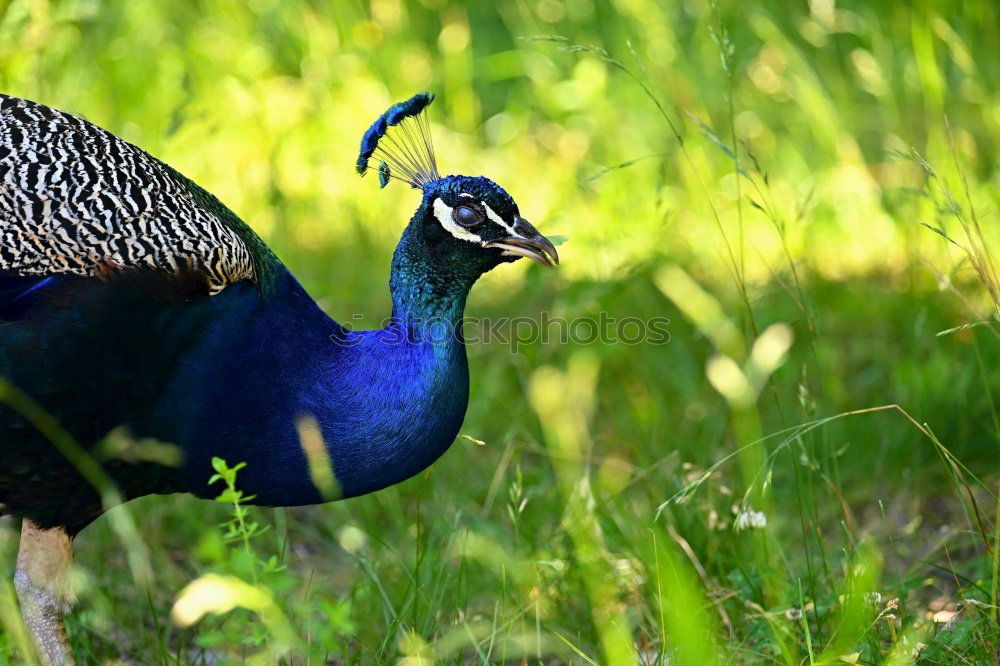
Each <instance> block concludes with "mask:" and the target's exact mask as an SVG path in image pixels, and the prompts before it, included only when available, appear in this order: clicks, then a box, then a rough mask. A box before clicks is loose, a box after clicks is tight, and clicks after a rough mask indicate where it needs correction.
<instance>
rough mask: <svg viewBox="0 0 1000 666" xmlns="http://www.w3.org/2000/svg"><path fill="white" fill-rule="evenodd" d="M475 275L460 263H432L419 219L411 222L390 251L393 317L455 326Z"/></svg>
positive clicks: (411, 322) (412, 322) (417, 323)
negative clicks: (421, 233) (391, 251)
mask: <svg viewBox="0 0 1000 666" xmlns="http://www.w3.org/2000/svg"><path fill="white" fill-rule="evenodd" d="M478 277H479V275H478V273H476V274H473V271H471V270H470V269H467V268H465V267H463V266H448V265H441V264H440V263H435V262H434V261H433V260H432V258H431V257H430V256H428V250H427V249H426V246H425V245H424V244H423V243H422V242H421V239H420V226H419V223H416V224H410V225H408V226H407V227H406V230H405V231H404V232H403V236H402V238H400V239H399V244H398V245H397V246H396V251H395V253H393V255H392V274H391V275H390V277H389V290H390V292H392V316H393V319H396V320H399V321H401V322H406V323H407V324H409V325H410V326H415V327H418V328H420V327H423V326H427V325H428V324H440V323H442V322H445V323H448V324H451V325H453V326H455V327H456V328H457V327H458V326H459V325H460V323H461V320H462V315H463V314H464V312H465V300H466V298H467V297H468V295H469V290H470V289H472V285H473V284H474V283H475V281H476V279H477V278H478Z"/></svg>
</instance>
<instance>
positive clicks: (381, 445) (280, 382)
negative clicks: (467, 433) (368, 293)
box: [150, 228, 474, 505]
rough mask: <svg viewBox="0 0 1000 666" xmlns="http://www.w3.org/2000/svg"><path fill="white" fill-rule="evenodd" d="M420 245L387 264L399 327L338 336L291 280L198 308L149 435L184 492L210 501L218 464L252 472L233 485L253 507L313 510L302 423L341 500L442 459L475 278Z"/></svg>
mask: <svg viewBox="0 0 1000 666" xmlns="http://www.w3.org/2000/svg"><path fill="white" fill-rule="evenodd" d="M417 233H418V232H416V231H412V230H411V229H410V228H408V229H407V231H406V232H405V233H404V234H403V238H402V239H401V241H400V244H399V247H398V248H397V250H396V253H395V255H394V258H393V267H392V276H391V279H390V289H391V291H392V299H393V315H394V319H393V321H392V322H391V323H390V324H389V326H387V327H386V328H385V329H382V330H377V331H364V332H354V333H349V332H346V331H345V330H344V329H343V328H341V327H340V325H339V324H337V323H336V322H334V321H333V320H332V319H330V318H329V317H328V316H327V315H326V314H324V313H323V312H322V311H321V310H320V309H319V307H318V306H317V305H316V304H315V302H314V301H313V300H312V299H311V298H310V297H309V296H308V294H306V292H305V291H304V290H303V289H302V287H301V286H300V285H299V284H298V282H297V281H296V280H295V279H294V278H293V277H292V276H291V274H289V273H288V272H287V271H283V273H282V274H281V275H279V276H277V278H276V280H275V289H274V292H273V294H272V295H271V296H270V297H269V298H267V299H263V298H261V297H260V295H259V293H258V292H257V290H256V289H254V288H253V286H252V285H249V284H238V285H233V286H230V287H228V288H227V289H226V290H224V291H223V292H222V293H221V294H219V295H217V296H213V297H212V298H211V299H207V300H208V301H209V305H206V306H205V307H207V308H211V309H212V312H211V313H209V317H210V319H211V323H210V324H209V326H208V328H207V329H206V332H205V335H204V336H203V342H202V343H201V344H200V345H199V346H198V348H197V349H195V350H194V351H193V352H192V353H191V354H190V355H189V356H188V358H187V362H186V363H185V364H184V366H183V367H182V369H181V371H180V372H179V373H178V375H177V377H176V378H175V381H174V382H173V383H172V388H171V391H170V393H169V394H168V395H167V396H166V399H165V400H164V401H163V404H164V408H163V409H162V411H161V413H160V414H159V415H158V418H157V419H156V424H155V427H151V428H150V430H151V432H150V434H152V435H154V436H157V437H159V438H161V439H163V440H165V441H174V442H177V443H178V444H179V445H180V446H181V448H182V449H183V450H185V452H186V454H187V459H186V460H185V465H184V469H183V470H182V472H181V474H182V477H183V483H184V485H186V486H188V487H187V488H186V489H187V490H189V491H191V492H195V493H196V494H203V495H208V496H214V494H217V492H218V489H216V488H207V487H206V486H205V485H204V484H205V481H206V480H207V478H208V477H209V476H210V475H211V468H210V458H211V456H212V455H217V456H220V457H223V458H225V459H226V460H227V462H229V463H231V464H235V463H238V462H247V463H248V466H247V468H246V469H245V470H244V471H243V472H241V473H240V480H239V485H240V487H241V488H242V489H243V490H244V491H245V492H247V493H252V494H255V495H257V499H256V501H257V502H258V503H261V504H271V505H294V504H311V503H315V502H319V501H321V498H320V496H319V494H318V492H317V490H316V488H315V487H314V486H313V484H312V482H311V479H310V475H309V470H308V465H307V463H306V458H305V455H304V454H303V451H302V447H301V444H300V441H299V437H298V433H297V431H296V428H295V424H296V421H297V420H298V419H299V418H300V417H302V416H303V415H309V416H312V417H314V418H315V419H316V421H318V423H319V424H320V427H321V431H322V435H323V440H324V442H325V444H326V448H327V452H328V454H329V457H330V461H331V462H332V465H333V471H334V475H335V477H336V480H337V482H338V484H339V486H340V487H341V489H342V491H343V495H344V496H354V495H361V494H365V493H368V492H372V491H374V490H378V489H380V488H384V487H386V486H389V485H392V484H394V483H398V482H400V481H402V480H404V479H406V478H409V477H411V476H413V475H414V474H416V473H418V472H420V471H421V470H423V469H424V468H426V467H427V466H428V465H430V463H432V462H433V461H434V460H435V459H437V458H438V457H439V456H440V455H441V454H442V453H444V451H445V450H446V449H447V448H448V446H450V445H451V443H452V441H454V438H455V437H456V436H457V434H458V430H459V428H460V427H461V424H462V420H463V419H464V416H465V410H466V407H467V404H468V390H469V377H468V363H467V360H466V355H465V347H464V343H463V342H462V339H461V333H460V326H461V324H460V322H461V318H462V315H463V311H464V306H465V300H466V296H467V295H468V292H469V289H470V287H471V286H472V283H473V282H474V279H472V280H470V279H468V276H464V275H462V272H461V271H449V272H447V273H448V274H446V275H440V274H438V273H436V272H435V271H432V270H430V269H429V267H430V265H431V263H430V261H429V258H428V257H427V256H425V255H424V253H423V250H422V246H421V244H420V242H419V238H418V237H417V236H416V234H417ZM442 332H445V333H449V332H452V333H454V334H445V335H442ZM192 387H194V388H192Z"/></svg>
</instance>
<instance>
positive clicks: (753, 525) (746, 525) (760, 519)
mask: <svg viewBox="0 0 1000 666" xmlns="http://www.w3.org/2000/svg"><path fill="white" fill-rule="evenodd" d="M765 527H767V516H765V515H764V514H763V513H762V512H760V511H754V510H753V509H751V508H747V509H746V510H745V511H740V512H739V514H738V515H737V516H736V529H737V530H746V529H751V530H760V529H764V528H765Z"/></svg>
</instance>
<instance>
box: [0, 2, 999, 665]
mask: <svg viewBox="0 0 1000 666" xmlns="http://www.w3.org/2000/svg"><path fill="white" fill-rule="evenodd" d="M0 17H2V18H0V89H2V91H3V92H6V93H9V94H13V95H17V96H21V97H26V98H29V99H32V100H36V101H39V102H43V103H45V104H49V105H51V106H54V107H56V108H59V109H63V110H66V111H70V112H73V113H76V114H80V115H83V116H85V117H86V118H87V119H89V120H91V121H92V122H95V123H97V124H98V125H101V126H102V127H105V128H107V129H109V130H110V131H112V132H114V133H115V134H117V135H119V136H121V137H123V138H125V139H127V140H128V141H131V142H133V143H135V144H137V145H139V146H140V147H142V148H144V149H146V150H148V151H149V152H151V153H152V154H154V155H156V156H157V157H159V158H161V159H163V160H164V161H166V162H167V163H169V164H171V165H173V166H175V167H176V168H178V169H179V170H181V171H182V172H184V173H185V174H186V175H188V176H190V177H191V178H193V179H194V180H195V181H197V182H198V183H199V184H201V185H202V186H204V187H205V188H207V189H208V190H210V191H212V192H213V193H215V194H216V195H218V196H219V197H220V198H221V199H222V200H223V201H224V202H226V203H227V204H228V205H229V206H230V207H231V208H232V209H233V210H234V211H236V212H237V214H239V215H240V216H241V217H242V218H243V219H245V220H246V221H247V222H248V223H249V224H250V225H251V226H252V227H253V228H254V229H255V230H257V232H258V233H259V234H260V235H261V236H262V237H263V238H264V239H265V240H266V241H267V242H268V243H269V244H270V245H271V246H272V247H273V248H274V249H275V251H276V252H277V254H278V256H279V257H280V258H281V259H282V260H283V261H284V262H285V264H286V265H288V266H289V267H290V268H291V269H292V271H293V272H294V273H295V274H296V275H297V276H298V277H299V279H300V280H301V281H302V282H303V283H304V284H305V286H306V287H307V289H308V290H309V291H310V293H312V294H313V295H314V296H315V297H316V298H317V300H318V301H319V302H320V303H321V305H323V307H324V308H325V309H326V310H327V311H328V312H329V314H331V315H332V316H333V317H334V318H335V319H338V320H339V321H342V322H351V323H353V324H355V325H360V326H365V325H367V326H369V327H371V326H375V325H377V323H378V322H379V321H380V320H381V319H382V318H383V317H384V316H386V315H387V314H388V312H389V296H388V290H387V288H386V283H387V279H388V267H389V260H390V257H391V253H392V249H393V247H394V245H395V242H396V240H397V239H398V236H399V234H400V232H401V230H402V228H403V226H404V224H405V222H406V221H407V220H408V219H409V216H410V215H411V214H412V211H413V209H414V208H415V207H416V205H417V204H418V199H417V196H416V194H415V193H414V192H412V191H410V190H407V189H406V188H405V187H403V186H401V185H399V184H398V183H393V184H391V185H390V186H389V187H388V188H387V189H386V190H384V191H382V190H379V189H378V186H377V183H376V181H375V179H374V178H370V177H369V178H366V179H360V178H358V177H357V175H356V174H355V173H354V170H353V165H354V160H355V158H356V151H357V144H358V141H359V139H360V136H361V134H362V132H363V131H364V129H365V128H366V127H367V126H368V124H369V123H370V122H371V121H372V120H373V119H374V118H375V117H376V116H377V115H378V114H380V113H381V112H382V111H383V110H384V109H385V108H386V107H387V106H388V105H389V104H391V103H393V102H394V101H398V100H400V99H404V98H406V97H409V96H410V95H412V94H414V93H415V92H418V91H422V90H428V91H431V92H434V93H436V94H437V95H438V99H437V101H436V102H435V104H434V105H433V106H432V107H431V108H430V117H431V122H432V126H433V132H434V140H435V145H436V148H437V155H438V163H439V165H440V166H441V170H442V172H443V173H462V174H468V175H479V174H482V175H487V176H489V177H491V178H493V179H494V180H496V181H497V182H499V183H501V184H502V185H503V186H504V187H505V188H506V189H507V190H508V191H509V192H510V193H511V194H512V195H513V196H514V198H515V199H516V200H517V202H518V204H519V206H520V209H521V211H522V213H524V214H525V215H526V216H527V217H528V218H529V219H530V220H531V221H532V222H533V223H534V224H535V225H536V226H537V227H538V228H539V229H540V230H541V231H542V232H543V233H546V234H553V235H562V236H565V237H567V239H568V240H567V242H566V244H565V245H563V246H562V247H561V248H560V254H561V256H562V263H563V265H562V267H561V268H560V269H559V271H558V272H556V273H551V272H545V271H543V270H541V269H539V268H538V267H536V266H533V265H531V266H529V265H525V264H527V262H519V263H518V264H517V265H514V266H510V267H503V268H502V269H501V270H497V271H494V272H493V273H491V274H489V275H487V276H486V277H485V278H484V279H483V280H482V282H481V284H480V285H478V286H477V288H476V289H475V290H474V292H473V295H472V297H471V299H470V304H469V314H470V315H473V316H490V317H502V316H509V317H516V316H527V317H539V316H540V314H541V313H542V312H548V313H550V314H551V315H552V316H558V317H566V318H575V317H598V316H599V315H600V313H602V312H603V313H607V314H608V315H609V316H611V317H615V318H618V319H621V318H624V317H640V318H650V317H658V316H659V317H669V318H670V327H669V330H670V333H671V340H670V342H669V344H666V345H652V344H637V345H625V344H588V345H576V344H565V345H561V344H557V343H556V342H554V341H553V342H550V343H549V344H541V343H533V344H527V345H522V346H521V347H520V348H519V349H518V350H517V353H516V354H515V353H511V350H510V349H509V348H508V345H505V344H503V343H502V342H500V341H494V342H492V343H489V344H481V345H476V346H472V347H470V349H469V355H470V367H471V374H472V399H471V404H470V408H469V413H468V416H467V418H466V421H465V425H464V428H463V433H464V434H465V435H466V436H463V437H462V438H460V439H459V440H458V441H457V442H456V443H455V445H454V446H453V447H452V449H451V450H450V451H449V452H448V454H447V455H446V456H445V457H444V458H442V459H441V460H440V461H439V462H438V463H436V464H435V465H434V466H433V467H432V468H431V469H430V470H429V471H427V472H426V473H424V474H422V475H420V476H419V477H418V478H415V479H412V480H410V481H408V482H406V483H404V484H401V485H400V486H398V487H395V488H391V489H389V490H386V491H383V492H381V493H378V494H376V495H373V496H370V497H364V498H358V499H353V500H349V501H345V502H342V503H338V504H333V505H327V506H323V507H313V508H300V509H291V510H256V509H255V510H253V511H252V513H251V515H252V516H253V519H254V520H255V521H256V522H258V523H259V524H261V525H266V526H267V527H268V531H267V532H266V533H264V534H263V535H261V536H258V537H255V538H253V539H252V540H251V543H252V546H253V553H254V555H253V557H252V558H250V559H249V560H248V559H247V556H246V550H245V549H243V548H242V547H240V548H237V547H235V546H233V545H232V544H231V543H228V542H227V541H226V539H224V534H223V533H224V530H223V529H222V528H220V527H219V524H220V523H223V522H225V521H226V520H227V518H228V517H229V516H230V511H231V507H226V506H225V505H222V504H211V503H205V502H199V501H196V500H194V499H191V498H188V497H169V498H161V497H152V498H145V499H142V500H139V501H136V502H133V503H131V504H130V505H128V506H127V507H125V508H123V509H119V510H117V511H124V512H128V514H129V515H131V516H132V517H133V518H134V520H135V521H136V523H137V525H138V529H139V538H140V541H141V543H137V542H128V541H125V542H123V540H122V539H121V537H120V535H119V533H118V532H117V531H116V530H114V529H112V524H111V522H112V521H110V520H109V519H108V518H104V519H102V520H100V521H98V522H97V523H96V524H95V525H93V526H92V527H90V528H88V529H87V530H86V531H85V532H83V533H82V534H81V536H80V537H79V538H78V539H77V542H76V543H77V562H78V575H77V584H78V587H79V588H80V604H79V605H78V607H77V610H76V611H75V612H74V613H73V615H72V616H71V618H70V631H71V634H72V639H73V642H74V646H75V648H76V650H77V652H78V656H79V658H80V659H81V661H83V662H84V663H120V662H121V661H125V662H126V663H163V664H168V663H169V664H174V663H179V664H202V663H204V664H215V663H243V662H244V661H248V660H249V661H253V660H254V659H257V660H259V661H260V663H276V661H281V660H284V662H283V663H306V662H307V661H308V663H357V664H368V663H406V664H429V663H531V664H536V663H545V664H549V663H571V662H572V663H580V664H583V663H599V664H619V663H643V664H654V663H655V664H663V663H667V661H668V660H670V663H679V664H689V663H690V664H700V663H713V662H718V663H782V664H798V663H893V664H896V663H910V662H912V661H913V660H915V659H919V660H922V661H925V662H926V663H959V662H963V661H964V663H986V662H992V659H993V655H995V654H996V651H997V649H998V647H1000V646H998V638H1000V637H998V631H997V629H998V627H997V612H996V611H997V588H998V585H997V571H998V567H997V555H996V554H997V553H998V552H1000V548H998V547H997V546H998V544H997V541H998V538H997V537H998V534H1000V532H998V531H997V529H998V527H997V526H998V525H1000V522H998V521H997V518H998V515H997V508H998V506H1000V504H998V502H997V498H996V489H997V471H998V468H997V464H996V461H997V451H998V445H1000V436H998V435H1000V422H998V418H997V405H996V401H995V399H994V393H995V392H996V391H998V390H1000V376H998V373H997V371H996V367H997V362H998V361H1000V345H998V341H1000V335H998V328H997V320H996V313H997V294H998V289H997V284H998V283H997V280H996V275H997V274H996V271H995V268H994V260H993V255H992V254H991V248H993V247H996V241H997V236H998V234H997V206H998V204H1000V197H998V195H1000V189H998V184H1000V183H998V172H997V160H996V154H997V145H998V142H1000V89H998V83H1000V59H998V58H997V57H996V54H997V53H998V52H1000V10H998V9H997V8H996V6H995V5H994V4H993V3H991V2H986V1H983V2H966V3H962V4H961V5H956V4H955V3H951V2H944V1H940V2H933V1H930V0H915V1H914V2H910V3H869V2H861V1H853V0H851V1H837V2H835V1H834V0H813V1H812V2H779V1H768V0H747V1H744V2H734V1H721V2H718V3H717V4H714V3H708V2H703V1H701V0H683V1H680V2H670V3H668V2H651V1H645V0H614V1H610V2H609V1H596V0H565V1H562V0H525V1H523V2H518V1H510V2H508V1H505V0H500V1H498V2H493V3H461V2H452V1H449V0H423V1H421V2H414V1H408V2H403V1H401V0H372V1H371V2H356V1H343V2H341V1H337V2H331V1H327V2H319V1H314V2H291V1H281V0H244V1H242V2H228V1H225V2H210V1H207V0H206V1H203V2H197V1H184V2H159V3H153V2H145V1H136V2H100V1H98V0H64V1H52V2H49V1H46V0H12V1H7V2H0ZM543 37H544V38H546V39H538V38H543ZM935 230H936V232H935ZM355 315H364V318H363V319H356V318H354V316H355ZM775 325H776V326H775ZM967 325H971V326H967ZM956 328H958V329H959V330H951V331H950V332H948V333H946V334H943V335H938V334H939V333H941V332H943V331H948V330H949V329H956ZM755 341H756V342H757V344H756V345H755ZM789 345H791V346H790V348H788V346H789ZM248 361H249V360H248ZM772 373H773V374H772ZM234 390H239V387H234ZM885 405H899V406H900V407H901V408H902V410H905V412H904V411H900V410H896V409H885V410H879V411H875V412H871V413H864V414H846V413H847V412H851V411H853V410H864V409H867V408H873V407H880V406H885ZM838 415H843V416H840V417H839V418H832V417H837V416H838ZM907 415H909V416H910V417H911V418H907ZM229 462H230V463H233V464H235V463H237V462H240V461H229ZM246 462H248V463H250V464H253V461H246ZM237 485H238V480H237ZM764 522H766V526H765V525H762V523H764ZM740 527H742V529H738V528H740ZM15 546H16V526H15V525H12V524H7V525H5V526H4V527H3V530H2V531H0V557H2V560H0V561H3V562H4V563H5V564H6V565H7V567H8V568H7V570H8V572H9V571H10V569H11V567H12V566H13V553H14V550H15ZM137 549H139V550H143V552H144V553H145V554H144V555H143V556H144V557H145V558H147V559H148V564H149V566H150V568H151V569H152V570H153V572H154V577H153V582H152V583H151V584H150V585H148V586H146V585H141V584H138V583H137V582H136V581H135V580H133V578H132V576H131V575H129V574H128V572H129V568H128V561H129V558H128V557H127V553H128V552H133V553H134V552H135V551H136V550H137ZM213 572H214V573H220V574H225V575H229V576H234V577H239V578H241V579H244V580H247V581H251V582H255V584H256V585H257V586H258V589H260V590H263V591H264V592H265V593H266V595H267V597H268V598H269V599H272V600H273V603H274V605H275V608H280V611H279V614H280V615H281V616H282V617H283V618H284V622H285V624H281V623H279V624H280V625H281V626H278V625H276V624H274V623H273V622H271V623H269V622H264V621H261V619H260V618H261V617H262V615H261V614H260V613H258V612H255V611H254V610H253V608H251V609H250V610H240V609H237V610H234V611H233V612H230V613H221V614H212V615H209V616H208V617H206V618H205V619H203V620H202V621H201V622H199V623H197V624H195V625H194V626H192V627H189V628H180V627H178V626H176V625H175V624H174V622H173V621H172V620H171V616H170V613H171V607H172V605H173V603H174V600H175V598H176V597H177V595H178V593H179V592H180V591H181V590H182V589H183V588H184V587H185V585H187V584H188V583H189V582H190V581H192V580H195V579H198V578H199V577H200V576H202V575H204V574H206V573H213ZM227 580H228V579H227ZM236 596H237V597H239V595H236ZM240 598H242V597H240ZM12 599H13V597H12V595H11V591H10V589H9V586H8V587H7V588H0V622H2V625H3V627H4V628H3V629H0V661H3V660H4V659H8V660H11V661H14V662H17V661H18V660H22V659H25V658H27V657H26V656H25V654H24V652H23V644H22V645H21V647H19V644H20V643H19V641H20V639H19V633H18V628H17V626H16V625H17V622H16V614H15V613H14V610H13V605H12V604H13V601H12ZM237 605H244V606H252V604H251V603H249V602H246V600H245V599H244V600H243V601H242V602H239V600H238V602H237ZM218 610H221V609H218ZM257 610H258V611H259V610H260V609H259V608H257ZM266 615H267V613H264V616H266ZM272 616H273V613H272Z"/></svg>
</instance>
